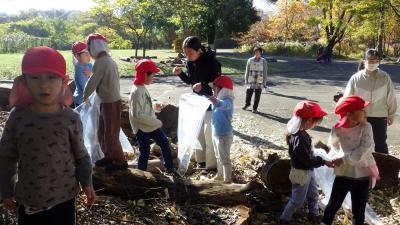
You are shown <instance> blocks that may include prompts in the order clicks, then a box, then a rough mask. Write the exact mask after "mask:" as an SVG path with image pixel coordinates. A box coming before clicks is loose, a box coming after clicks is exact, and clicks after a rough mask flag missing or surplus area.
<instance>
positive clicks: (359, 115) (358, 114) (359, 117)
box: [347, 109, 367, 123]
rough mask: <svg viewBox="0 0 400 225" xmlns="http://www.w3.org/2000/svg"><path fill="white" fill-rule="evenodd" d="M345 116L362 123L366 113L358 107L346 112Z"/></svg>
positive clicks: (365, 118) (365, 119)
mask: <svg viewBox="0 0 400 225" xmlns="http://www.w3.org/2000/svg"><path fill="white" fill-rule="evenodd" d="M347 118H348V119H349V120H350V121H352V122H355V123H364V122H365V121H367V113H366V112H365V110H364V109H360V110H356V111H353V112H348V113H347Z"/></svg>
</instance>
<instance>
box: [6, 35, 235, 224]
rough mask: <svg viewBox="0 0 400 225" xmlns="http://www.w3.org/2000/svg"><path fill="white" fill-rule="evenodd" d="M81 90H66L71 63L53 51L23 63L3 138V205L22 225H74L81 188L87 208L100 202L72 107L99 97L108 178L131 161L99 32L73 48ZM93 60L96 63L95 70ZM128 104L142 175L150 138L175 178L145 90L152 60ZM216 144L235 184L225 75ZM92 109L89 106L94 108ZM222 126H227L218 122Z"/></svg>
mask: <svg viewBox="0 0 400 225" xmlns="http://www.w3.org/2000/svg"><path fill="white" fill-rule="evenodd" d="M72 53H73V55H74V62H75V63H74V64H75V65H74V66H75V74H74V80H75V85H76V89H75V92H74V94H72V93H71V92H70V90H69V86H68V76H67V74H66V61H65V59H64V57H63V56H62V55H61V54H60V53H59V52H58V51H56V50H54V49H52V48H49V47H46V46H40V47H34V48H31V49H29V50H27V52H26V53H25V55H24V57H23V60H22V66H21V67H22V75H21V76H19V77H17V78H16V79H15V81H14V85H13V88H12V91H11V94H10V107H13V108H12V110H11V112H10V115H9V118H8V120H7V122H6V124H5V128H4V131H3V134H2V136H1V139H0V146H1V150H0V167H1V169H0V193H1V199H2V204H3V206H4V207H6V208H7V209H10V210H14V209H16V210H17V213H18V224H21V225H24V224H29V225H46V224H48V225H50V224H51V225H53V224H61V225H62V224H66V225H71V224H75V223H76V215H75V214H76V209H75V207H76V195H77V194H78V192H79V190H80V189H81V188H82V190H83V191H84V193H85V195H86V198H87V199H86V204H87V206H88V207H90V206H91V205H92V204H93V203H94V202H95V199H96V194H95V191H94V189H93V185H92V165H91V160H90V156H89V154H88V151H87V149H86V148H85V145H84V143H83V134H82V132H83V131H82V122H81V119H80V116H79V114H78V113H77V112H75V111H74V110H73V109H71V108H70V106H71V105H73V104H72V103H74V105H75V106H77V105H80V104H88V105H89V104H90V103H89V102H88V97H89V96H90V95H91V94H92V93H93V92H94V91H96V93H97V95H98V96H99V98H100V100H101V105H100V116H99V128H98V138H99V142H100V146H101V149H102V151H103V152H104V154H105V157H104V158H103V159H100V160H99V161H97V162H95V166H97V167H104V168H105V170H106V172H113V171H117V170H125V169H127V167H128V166H127V160H126V158H125V156H124V154H123V151H122V148H121V144H120V142H119V129H120V119H121V97H120V86H119V73H118V68H117V65H116V63H115V62H114V61H113V60H112V58H111V56H110V54H109V49H108V47H107V40H106V38H105V37H104V36H102V35H101V34H98V33H94V34H90V35H89V36H88V37H87V42H86V43H83V42H76V43H74V44H73V45H72ZM90 57H92V58H93V59H95V63H94V65H93V66H92V64H91V63H90ZM135 69H136V76H135V80H134V81H133V85H132V91H131V95H130V98H129V119H130V122H131V126H132V130H133V131H134V133H135V134H136V136H137V141H138V144H139V159H138V169H141V170H146V169H147V161H148V157H149V151H150V139H153V140H154V141H155V142H156V143H157V144H158V145H159V146H160V147H161V150H162V155H163V159H164V165H165V168H166V172H167V173H169V174H172V175H174V174H175V173H176V172H175V170H174V167H173V164H172V157H171V151H170V149H169V143H168V139H167V138H166V136H165V134H164V133H163V131H162V129H161V126H162V123H161V121H160V120H158V119H157V118H156V116H155V112H154V108H155V109H157V110H160V109H161V108H162V107H163V104H160V103H156V104H154V105H153V104H152V100H151V97H150V95H149V93H148V91H147V89H146V87H145V85H150V84H151V83H152V80H153V77H154V75H155V74H156V73H157V72H159V71H160V69H159V68H158V67H157V66H156V64H155V63H154V62H153V61H151V60H148V59H144V60H141V61H139V62H138V63H137V65H136V67H135ZM213 90H214V95H211V96H209V100H210V103H212V105H213V107H212V108H213V113H214V116H213V117H214V118H217V119H213V122H212V124H213V127H214V128H213V131H214V132H213V133H214V138H213V141H214V143H215V145H216V147H215V149H217V155H216V158H217V159H218V162H219V164H220V165H219V166H218V175H219V176H218V179H221V180H224V181H226V182H231V163H230V159H229V149H230V144H231V143H232V126H231V123H230V121H231V118H232V112H233V92H232V90H233V82H232V80H231V79H230V78H229V77H228V76H224V75H221V76H219V77H218V79H216V80H214V87H213ZM89 106H90V105H89ZM221 121H223V122H222V123H221Z"/></svg>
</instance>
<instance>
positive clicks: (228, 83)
mask: <svg viewBox="0 0 400 225" xmlns="http://www.w3.org/2000/svg"><path fill="white" fill-rule="evenodd" d="M213 83H214V85H217V86H218V87H223V88H227V89H230V90H233V81H232V79H231V78H230V77H228V76H225V75H220V76H219V77H217V78H216V79H215V80H214V82H213Z"/></svg>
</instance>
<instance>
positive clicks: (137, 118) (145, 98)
mask: <svg viewBox="0 0 400 225" xmlns="http://www.w3.org/2000/svg"><path fill="white" fill-rule="evenodd" d="M129 121H130V123H131V127H132V130H133V133H135V134H136V133H137V132H138V130H141V131H143V132H145V133H148V132H152V131H154V130H156V129H158V128H161V126H162V122H161V121H160V120H159V119H157V117H156V114H155V112H154V109H153V104H152V102H151V97H150V94H149V92H148V91H147V89H146V87H145V86H144V85H138V86H136V85H133V86H132V90H131V94H130V96H129Z"/></svg>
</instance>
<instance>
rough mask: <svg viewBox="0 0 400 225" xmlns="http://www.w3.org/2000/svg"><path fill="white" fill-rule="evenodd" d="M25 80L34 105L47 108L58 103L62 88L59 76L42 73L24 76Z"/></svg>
mask: <svg viewBox="0 0 400 225" xmlns="http://www.w3.org/2000/svg"><path fill="white" fill-rule="evenodd" d="M25 80H26V86H27V88H28V90H29V91H30V93H31V94H32V97H33V99H34V102H35V103H36V104H38V105H42V106H49V105H52V104H57V103H58V100H59V96H60V93H61V90H62V86H63V80H62V78H61V77H60V76H58V75H56V74H53V73H47V72H44V73H37V74H28V75H25Z"/></svg>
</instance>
